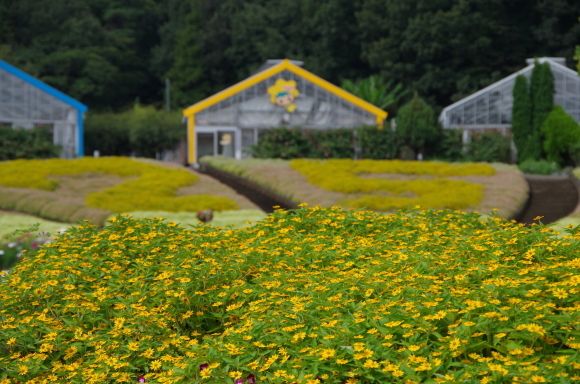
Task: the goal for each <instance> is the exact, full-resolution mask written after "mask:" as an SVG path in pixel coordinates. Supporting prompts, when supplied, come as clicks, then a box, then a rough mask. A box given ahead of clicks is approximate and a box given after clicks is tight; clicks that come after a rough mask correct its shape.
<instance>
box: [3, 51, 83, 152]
mask: <svg viewBox="0 0 580 384" xmlns="http://www.w3.org/2000/svg"><path fill="white" fill-rule="evenodd" d="M87 110H88V107H87V106H86V105H84V104H81V103H80V102H78V101H77V100H75V99H73V98H71V97H70V96H67V95H65V94H64V93H62V92H60V91H58V90H56V89H54V88H52V87H51V86H49V85H47V84H45V83H43V82H42V81H40V80H38V79H36V78H34V77H32V76H30V75H28V74H27V73H25V72H23V71H21V70H19V69H18V68H15V67H13V66H11V65H10V64H8V63H6V62H4V61H2V60H0V121H2V122H9V123H11V124H12V126H13V127H22V128H27V129H29V128H32V127H34V126H35V125H38V124H51V125H52V127H53V129H54V143H55V144H58V145H61V146H62V148H63V153H62V155H61V156H62V157H64V158H72V157H76V156H83V154H84V153H83V150H84V148H83V147H84V141H83V137H84V132H83V114H84V113H85V112H86V111H87Z"/></svg>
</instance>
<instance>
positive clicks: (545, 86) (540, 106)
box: [526, 61, 554, 160]
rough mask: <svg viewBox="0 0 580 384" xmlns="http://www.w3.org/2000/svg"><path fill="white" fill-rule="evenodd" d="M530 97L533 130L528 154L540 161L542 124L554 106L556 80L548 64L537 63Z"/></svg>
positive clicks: (529, 140) (533, 71) (533, 73)
mask: <svg viewBox="0 0 580 384" xmlns="http://www.w3.org/2000/svg"><path fill="white" fill-rule="evenodd" d="M530 97H531V100H532V130H531V134H530V138H529V139H528V144H527V149H526V154H527V157H529V158H532V159H534V160H539V159H540V158H541V156H542V133H541V128H542V124H543V123H544V120H546V117H547V116H548V114H549V113H550V111H551V110H552V108H553V106H554V102H553V98H554V80H553V77H552V70H551V69H550V64H549V63H548V62H544V63H542V64H540V63H538V62H537V61H536V63H535V65H534V69H533V70H532V77H531V79H530Z"/></svg>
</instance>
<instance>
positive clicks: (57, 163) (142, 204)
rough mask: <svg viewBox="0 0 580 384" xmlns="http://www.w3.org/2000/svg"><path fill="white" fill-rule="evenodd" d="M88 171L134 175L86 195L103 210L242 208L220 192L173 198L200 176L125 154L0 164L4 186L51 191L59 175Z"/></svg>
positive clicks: (57, 184) (171, 210)
mask: <svg viewBox="0 0 580 384" xmlns="http://www.w3.org/2000/svg"><path fill="white" fill-rule="evenodd" d="M87 172H92V173H97V174H110V175H116V176H119V177H124V178H130V180H124V181H122V182H121V183H119V184H117V185H114V186H112V187H109V188H106V189H104V190H100V191H96V192H92V193H89V194H88V195H87V196H86V204H87V205H88V206H90V207H93V208H97V209H100V210H103V211H113V212H131V211H135V210H160V211H169V212H179V211H188V212H197V211H198V210H200V209H207V208H211V209H214V210H216V211H222V210H232V209H237V208H238V207H237V204H236V203H235V202H234V201H232V200H231V199H229V198H226V197H221V196H213V195H207V194H206V195H195V196H180V197H175V193H176V191H177V190H178V189H179V188H181V187H185V186H189V185H192V184H194V183H195V182H196V181H197V180H198V176H197V175H195V174H193V173H191V172H188V171H186V170H183V169H170V168H165V167H160V166H158V165H153V164H147V163H144V162H140V161H135V160H132V159H130V158H124V157H102V158H98V159H95V158H91V157H85V158H80V159H75V160H63V159H50V160H15V161H9V162H0V185H2V186H4V187H13V188H30V189H40V190H49V191H51V190H55V189H56V188H57V187H58V186H59V180H58V179H57V178H56V177H58V176H65V175H75V174H82V173H87ZM22 175H26V177H22ZM7 208H11V209H12V208H13V207H7Z"/></svg>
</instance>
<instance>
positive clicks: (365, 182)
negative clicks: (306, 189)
mask: <svg viewBox="0 0 580 384" xmlns="http://www.w3.org/2000/svg"><path fill="white" fill-rule="evenodd" d="M290 166H291V167H292V168H294V169H296V170H297V171H299V172H301V173H302V174H304V175H305V176H306V177H307V179H308V181H309V182H310V183H312V184H315V185H317V186H319V187H321V188H324V189H326V190H329V191H334V192H342V193H347V194H354V193H364V194H366V195H365V196H362V197H353V198H347V199H344V200H342V202H341V203H342V205H345V206H348V207H352V208H368V209H373V210H378V211H389V210H392V209H393V208H404V207H407V206H413V205H415V204H417V205H420V206H422V207H424V208H450V209H464V208H468V207H473V206H477V205H478V204H479V203H480V202H481V200H482V199H483V190H484V188H483V186H482V185H480V184H474V183H470V182H467V181H462V180H451V179H448V178H444V177H449V176H470V175H478V176H491V175H494V174H495V169H494V168H493V167H491V166H490V165H488V164H463V163H442V162H433V161H425V162H423V161H402V160H358V161H354V160H350V159H329V160H307V159H297V160H293V161H292V162H291V163H290ZM373 174H404V175H428V176H433V177H434V178H433V179H432V180H431V179H421V178H420V179H413V180H396V179H392V178H391V179H389V178H383V179H381V178H372V177H369V178H363V177H361V176H362V175H373ZM384 192H386V193H387V194H385V193H384ZM404 193H406V194H407V196H401V195H402V194H404ZM409 195H411V196H409Z"/></svg>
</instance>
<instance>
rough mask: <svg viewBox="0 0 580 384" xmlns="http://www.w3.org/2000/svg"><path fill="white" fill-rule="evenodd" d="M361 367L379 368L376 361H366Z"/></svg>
mask: <svg viewBox="0 0 580 384" xmlns="http://www.w3.org/2000/svg"><path fill="white" fill-rule="evenodd" d="M363 367H365V368H378V367H379V363H377V362H376V361H373V360H370V359H368V360H367V361H365V363H364V364H363Z"/></svg>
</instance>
